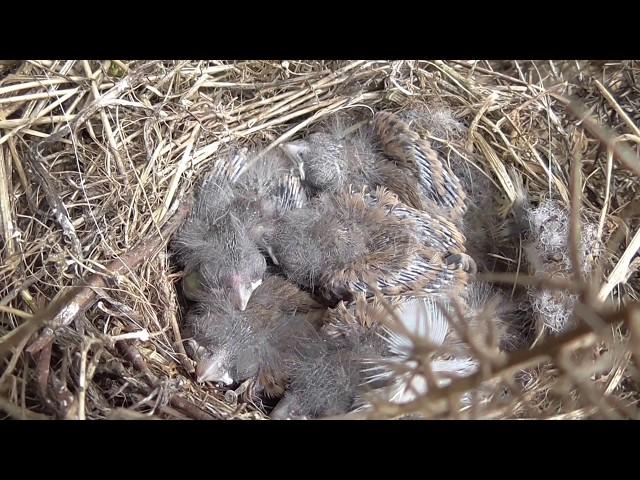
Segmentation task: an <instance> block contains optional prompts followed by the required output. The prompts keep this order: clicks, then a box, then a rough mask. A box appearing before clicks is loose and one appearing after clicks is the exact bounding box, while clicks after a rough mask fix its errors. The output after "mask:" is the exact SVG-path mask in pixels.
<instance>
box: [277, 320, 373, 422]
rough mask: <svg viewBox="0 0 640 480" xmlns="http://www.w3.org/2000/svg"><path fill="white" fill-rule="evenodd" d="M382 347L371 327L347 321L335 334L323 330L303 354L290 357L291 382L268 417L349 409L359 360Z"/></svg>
mask: <svg viewBox="0 0 640 480" xmlns="http://www.w3.org/2000/svg"><path fill="white" fill-rule="evenodd" d="M381 346H382V342H381V340H380V338H379V337H378V336H377V335H376V333H375V331H374V330H368V329H364V328H362V327H359V326H357V325H356V324H350V325H349V326H348V328H343V329H342V331H341V333H340V334H338V335H336V334H332V333H330V332H329V331H324V330H323V331H322V332H321V336H320V337H319V339H318V340H317V341H316V342H313V343H312V344H311V348H309V349H308V350H307V352H306V354H305V355H297V356H295V357H292V359H291V360H290V367H289V371H290V382H289V385H288V387H287V391H286V392H285V394H284V397H283V398H282V399H281V400H280V402H278V404H277V405H276V407H275V408H274V409H273V411H272V412H271V418H272V419H276V420H284V419H315V418H322V417H327V416H334V415H341V414H344V413H347V412H349V411H350V410H352V408H353V406H354V402H355V401H356V399H357V397H358V389H359V386H360V384H361V379H362V360H363V359H364V358H370V357H372V356H377V354H378V353H379V351H380V348H381Z"/></svg>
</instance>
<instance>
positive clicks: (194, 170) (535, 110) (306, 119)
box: [0, 61, 640, 419]
mask: <svg viewBox="0 0 640 480" xmlns="http://www.w3.org/2000/svg"><path fill="white" fill-rule="evenodd" d="M438 105H446V106H447V107H448V108H450V109H451V111H452V112H453V115H454V117H455V119H456V120H458V121H460V122H462V123H463V124H464V125H466V126H467V127H468V128H467V129H466V130H465V135H464V136H463V137H462V138H456V139H450V138H439V137H438V136H437V135H438V132H437V131H432V132H430V133H429V134H428V135H430V137H431V139H432V140H434V141H437V142H441V143H442V144H444V145H445V147H444V148H445V150H446V151H449V152H452V153H455V154H456V155H459V156H461V157H463V158H464V159H465V160H466V161H468V162H470V163H473V165H475V166H476V167H478V168H480V169H481V170H482V171H484V172H485V173H486V174H487V175H488V176H489V177H490V178H491V179H492V181H493V182H494V183H495V185H496V186H498V188H499V189H500V191H501V194H502V199H503V204H504V212H503V213H505V214H507V213H508V211H509V208H510V206H511V205H512V203H513V202H514V201H515V200H516V197H517V194H518V192H517V189H516V187H515V186H514V183H513V178H514V172H517V173H518V174H519V176H520V177H522V178H523V179H524V186H525V188H526V191H527V195H528V197H529V199H530V200H532V201H534V202H538V201H540V200H542V199H545V198H554V199H556V200H559V201H560V202H562V203H563V204H564V205H566V206H567V208H568V207H570V206H571V207H573V209H572V213H571V215H570V218H569V228H568V235H569V237H570V240H571V241H569V245H570V248H569V252H568V255H569V257H570V260H571V262H572V263H571V264H572V265H576V264H578V265H583V266H584V265H585V262H584V261H583V260H582V259H581V258H578V257H580V255H581V253H580V251H579V249H576V248H572V246H575V245H576V244H577V242H576V240H577V239H579V238H581V237H580V236H581V235H582V233H581V222H580V221H579V220H580V218H587V219H589V221H592V222H593V223H594V225H596V226H597V229H596V232H595V233H594V235H595V236H596V238H597V239H598V241H600V242H601V243H602V244H603V247H602V254H601V255H598V256H597V258H594V259H593V260H594V261H593V262H591V263H589V268H580V269H577V270H574V271H573V272H572V273H571V274H570V275H565V276H563V277H561V278H557V277H554V278H548V276H544V275H543V276H540V275H537V276H536V277H535V278H533V277H529V276H528V275H526V274H525V273H526V272H520V271H518V269H517V268H516V269H514V272H516V273H515V274H502V275H499V274H495V275H493V276H492V277H493V278H492V279H493V280H495V281H499V282H502V283H504V284H509V283H511V284H512V283H513V282H514V281H516V282H518V283H520V284H529V285H533V286H530V287H529V288H539V287H540V286H543V287H546V288H550V289H552V290H555V291H557V290H566V291H567V292H573V293H575V294H576V296H575V298H577V299H578V301H577V302H575V303H574V307H575V308H573V307H572V308H573V310H574V311H573V315H574V322H575V325H576V326H575V328H572V329H570V330H568V331H566V332H564V333H560V334H557V335H555V334H552V332H549V331H547V330H545V329H544V328H539V329H537V330H536V338H535V339H534V341H533V342H532V346H531V347H528V348H524V349H521V350H518V351H516V352H513V353H510V354H508V355H499V356H495V355H493V356H491V355H483V354H482V352H479V357H480V359H481V360H482V368H481V370H480V371H479V372H478V373H476V374H475V375H472V376H471V377H468V378H464V379H460V380H455V381H454V382H452V383H451V384H450V385H449V386H447V387H446V388H441V389H435V390H433V391H431V392H430V393H429V394H428V395H427V396H425V397H423V398H419V399H417V400H416V401H414V402H412V403H410V404H407V405H403V406H392V405H381V406H379V408H377V409H376V410H375V411H374V412H373V413H369V414H368V415H369V416H373V417H376V418H382V417H384V418H389V417H397V416H401V415H403V414H406V413H421V414H423V415H425V416H427V417H445V418H457V417H462V418H468V417H472V418H514V417H515V418H547V419H549V418H555V419H560V418H564V419H579V418H637V417H638V409H637V406H636V403H637V397H638V386H637V385H638V370H637V368H638V367H639V366H640V306H639V305H638V304H637V303H636V302H637V300H638V299H637V295H638V282H639V279H638V274H637V272H636V270H637V267H638V266H639V265H640V257H638V256H637V255H636V254H637V250H638V248H640V233H638V232H639V231H640V230H639V227H640V222H639V221H638V219H639V218H640V210H639V206H640V205H639V204H638V201H637V200H636V194H637V190H638V179H639V176H640V160H639V159H638V156H637V151H638V146H639V145H640V129H639V128H638V126H637V125H639V124H640V108H639V107H640V63H638V62H611V63H607V62H545V61H540V62H531V61H522V62H471V61H461V62H458V61H446V62H441V61H397V62H386V61H373V62H369V61H354V62H321V61H306V62H304V61H301V62H298V61H290V62H266V61H248V62H237V63H233V62H214V61H206V62H204V61H203V62H194V61H162V62H160V61H153V62H137V61H136V62H120V61H105V62H94V61H91V62H86V61H53V62H52V61H25V62H2V63H0V228H1V231H0V411H2V412H4V415H6V416H9V417H14V418H36V419H41V418H42V419H44V418H72V419H85V418H87V419H100V418H154V417H155V418H178V419H184V418H194V419H210V418H211V419H213V418H222V419H229V418H239V419H255V418H266V416H265V414H264V413H263V412H261V411H260V405H254V404H252V403H251V402H247V401H245V399H244V397H243V396H242V395H240V397H239V398H238V397H237V396H236V395H233V394H229V395H227V398H226V399H225V397H224V396H223V395H222V394H221V393H220V392H218V391H216V390H215V388H213V387H211V386H202V385H198V384H196V383H195V381H194V380H193V375H192V372H193V366H192V363H191V361H190V360H189V358H188V357H187V355H186V353H185V350H184V346H183V341H182V338H181V337H180V329H179V325H180V320H181V305H180V302H181V299H180V297H179V295H178V294H177V292H176V288H175V284H176V282H177V281H178V280H179V272H176V269H175V267H174V266H173V265H172V262H171V258H170V255H169V254H168V253H167V240H168V238H169V237H170V236H171V234H172V232H173V231H174V230H175V228H176V226H177V225H179V223H180V221H181V219H182V218H183V217H184V215H185V212H186V211H187V210H188V207H189V202H190V193H191V191H192V189H193V186H194V185H195V184H197V182H198V181H199V180H200V179H201V178H202V176H203V175H204V174H205V173H206V171H207V169H208V168H209V167H210V165H211V162H212V160H213V159H215V158H216V156H217V155H220V154H223V153H224V152H225V151H226V149H228V148H229V147H230V146H231V145H232V144H233V145H237V144H242V145H248V144H252V145H253V144H266V145H268V146H269V147H268V148H273V147H274V146H277V145H278V144H279V143H280V142H282V141H285V140H286V139H289V138H293V137H296V136H298V135H300V134H301V133H302V132H304V130H305V129H307V128H310V127H312V126H313V125H314V124H316V123H317V122H318V121H319V120H321V119H322V118H324V117H326V116H328V115H330V114H332V113H334V112H336V111H338V110H341V109H345V108H359V109H364V110H366V109H369V110H378V109H388V110H391V111H400V110H407V109H416V108H434V107H436V106H438ZM474 168H475V167H474ZM579 205H581V212H582V214H581V215H578V214H577V211H578V210H577V208H576V207H577V206H579ZM584 253H586V254H587V255H588V254H589V253H591V252H584ZM521 255H523V254H522V249H521V248H519V249H517V252H516V253H515V257H514V258H510V259H507V260H509V261H512V262H513V264H514V265H519V264H520V263H519V260H518V259H519V258H520V257H521ZM575 262H577V263H575ZM585 272H589V275H584V273H585ZM70 286H74V288H65V287H70ZM490 382H493V383H494V384H495V383H497V384H498V385H500V386H501V387H502V388H500V389H498V390H495V391H499V392H502V393H501V394H499V395H498V394H496V395H494V396H495V400H492V401H490V402H487V403H484V404H482V405H481V406H477V407H476V408H474V407H472V408H470V409H466V410H463V411H462V412H458V411H457V409H456V408H455V405H456V402H457V401H458V399H459V397H460V396H461V395H463V394H465V393H466V392H468V391H470V390H475V389H476V388H477V387H479V386H482V385H487V384H488V383H490ZM505 392H506V393H505Z"/></svg>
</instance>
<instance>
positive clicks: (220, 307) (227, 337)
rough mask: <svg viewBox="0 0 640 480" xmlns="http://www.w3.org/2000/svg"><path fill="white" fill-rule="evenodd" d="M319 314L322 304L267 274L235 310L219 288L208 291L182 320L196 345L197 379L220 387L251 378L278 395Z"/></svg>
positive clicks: (261, 388) (312, 333) (313, 331)
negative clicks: (290, 363) (291, 361)
mask: <svg viewBox="0 0 640 480" xmlns="http://www.w3.org/2000/svg"><path fill="white" fill-rule="evenodd" d="M323 317H324V308H323V307H322V306H320V305H319V304H318V303H316V302H315V301H314V300H313V299H311V297H310V296H309V295H308V294H307V293H305V292H303V291H301V290H300V289H298V288H297V287H296V286H295V285H293V284H292V283H291V282H288V281H287V280H285V279H283V278H280V277H276V276H271V277H268V278H267V279H265V281H264V282H263V283H262V285H260V286H259V287H258V288H257V289H256V291H255V292H254V294H253V296H252V297H251V300H250V301H249V303H248V305H247V308H246V309H245V310H244V311H238V310H236V309H235V308H233V305H232V304H231V302H230V301H229V299H228V298H227V297H226V296H225V295H224V293H223V292H220V291H216V290H212V291H211V292H210V295H209V297H208V298H207V300H206V301H204V302H200V303H198V304H196V306H195V307H194V308H193V309H192V310H191V311H190V312H189V314H188V315H187V318H186V320H185V327H186V330H187V333H188V334H190V335H191V336H192V338H193V340H194V341H195V342H196V344H197V345H198V346H199V353H198V355H197V356H198V358H197V359H196V361H197V368H196V375H197V379H198V381H200V382H202V381H212V382H222V383H224V384H225V385H231V384H233V383H237V382H241V381H244V380H246V379H249V378H255V379H256V384H257V387H258V391H263V392H264V393H265V394H266V395H267V396H274V395H279V394H281V393H282V391H283V386H284V383H285V382H286V379H287V376H288V373H287V364H288V363H287V362H288V358H289V357H290V356H291V355H295V354H296V352H297V351H299V350H300V349H303V350H304V348H306V344H308V343H309V342H310V341H311V340H312V339H313V338H315V336H317V334H316V330H317V329H318V328H319V326H320V324H321V322H322V319H323Z"/></svg>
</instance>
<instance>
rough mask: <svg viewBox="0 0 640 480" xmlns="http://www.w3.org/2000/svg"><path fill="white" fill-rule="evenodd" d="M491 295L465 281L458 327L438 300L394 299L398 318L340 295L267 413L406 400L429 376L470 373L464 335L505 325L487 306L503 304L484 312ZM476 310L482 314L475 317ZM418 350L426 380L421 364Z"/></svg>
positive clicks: (337, 410) (444, 378) (478, 335)
mask: <svg viewBox="0 0 640 480" xmlns="http://www.w3.org/2000/svg"><path fill="white" fill-rule="evenodd" d="M494 295H496V292H495V291H494V290H493V289H492V288H491V287H490V286H488V285H485V284H480V283H475V282H474V283H472V284H470V285H469V286H468V287H467V289H466V291H465V292H464V294H463V296H462V297H461V299H462V300H463V303H462V306H463V315H464V321H463V322H462V323H461V324H460V325H459V328H458V329H454V328H452V327H451V326H450V325H449V322H448V319H447V315H446V314H445V311H447V312H450V311H451V310H450V309H449V308H448V305H447V303H446V302H445V303H442V304H441V305H440V306H439V305H436V303H435V302H434V301H433V300H430V299H410V300H399V299H396V300H395V301H393V302H392V303H391V304H390V305H389V307H390V308H392V309H393V310H394V311H395V315H396V316H397V320H399V323H397V322H396V321H393V320H392V317H391V316H390V314H389V312H388V310H387V308H385V306H383V305H382V303H380V302H379V301H378V299H377V298H375V299H369V300H366V299H365V297H364V296H363V295H360V296H358V298H357V300H356V302H355V303H354V304H352V305H351V306H348V307H347V306H346V305H345V304H344V302H341V303H340V304H339V305H338V306H337V307H336V308H335V309H332V310H330V311H329V312H328V316H327V320H326V321H325V325H324V326H323V327H322V335H323V340H322V343H321V344H320V345H317V346H316V350H315V352H314V355H313V356H312V357H310V358H304V357H295V358H294V359H293V362H294V365H293V366H292V367H291V368H290V371H291V381H290V384H289V387H288V388H287V391H286V393H285V395H284V397H283V399H282V400H281V401H280V402H279V403H278V405H277V406H276V408H275V409H274V410H273V412H272V413H271V418H276V419H286V418H320V417H324V416H331V415H340V414H345V413H348V412H351V411H365V410H370V409H371V408H373V407H374V405H375V404H376V403H379V402H391V403H406V402H409V401H412V400H414V399H415V398H417V397H418V396H421V395H424V394H426V393H427V392H428V390H429V385H430V381H434V382H435V385H437V386H445V385H447V384H448V383H449V382H451V380H452V379H454V378H458V377H464V376H467V375H470V374H472V373H473V372H475V371H476V369H477V367H478V362H477V361H476V359H475V358H474V357H473V356H472V355H471V350H470V348H469V346H468V344H466V343H465V339H466V338H467V335H471V336H472V337H473V338H474V339H476V340H478V341H484V340H485V337H486V335H487V334H488V332H489V331H491V330H494V329H495V330H496V331H497V335H498V337H499V338H500V340H502V339H503V338H504V337H503V335H504V334H505V332H506V325H507V322H508V319H507V317H505V316H498V315H496V314H495V313H496V312H500V313H501V314H503V313H506V312H507V310H506V309H505V308H501V307H498V308H497V309H493V310H490V311H491V312H493V313H491V314H489V313H486V312H485V309H487V308H488V307H489V308H490V306H491V304H493V303H497V304H500V302H499V301H498V299H494ZM443 307H444V308H445V309H447V310H443V309H442V308H443ZM483 314H485V315H488V320H486V321H485V320H482V321H481V320H480V317H481V315H483ZM487 324H488V325H489V326H488V327H487ZM458 330H460V331H461V332H462V333H464V335H465V336H464V337H462V336H460V334H459V333H458ZM425 356H428V358H429V360H430V361H429V365H430V375H431V380H427V378H428V375H427V374H426V372H425V371H424V370H423V367H422V365H423V364H424V358H425Z"/></svg>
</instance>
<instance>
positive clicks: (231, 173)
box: [173, 151, 305, 310]
mask: <svg viewBox="0 0 640 480" xmlns="http://www.w3.org/2000/svg"><path fill="white" fill-rule="evenodd" d="M304 201H305V196H304V192H303V191H302V188H301V185H300V179H299V177H298V176H297V173H296V172H295V169H293V168H292V164H291V162H290V161H289V160H287V159H286V158H285V157H284V156H283V155H280V154H277V153H269V154H266V155H265V156H263V157H261V158H257V159H256V158H255V154H251V155H249V154H247V152H246V151H241V152H239V153H238V154H236V155H235V156H233V157H232V158H231V160H230V161H227V160H226V159H219V160H218V162H217V163H216V164H215V165H214V169H213V171H212V173H211V174H210V175H209V177H208V178H207V179H206V180H205V182H204V183H203V185H202V187H201V189H200V193H199V196H198V199H197V202H196V205H195V207H194V210H193V212H192V214H191V215H190V217H189V218H188V219H187V221H186V222H185V223H184V225H183V226H182V228H181V229H180V230H179V231H178V232H177V234H176V236H175V239H174V241H173V247H174V249H175V251H176V253H177V256H178V259H179V261H180V262H181V264H182V265H183V266H184V270H185V278H184V283H183V286H184V292H185V295H186V296H187V298H189V299H191V300H203V299H205V298H206V296H207V295H208V292H209V291H210V290H212V289H220V290H222V291H224V292H225V294H226V295H227V296H228V297H229V298H230V299H231V302H232V305H233V306H234V308H236V309H239V310H244V308H245V307H246V305H247V302H248V301H249V298H250V297H251V294H252V292H253V291H254V290H255V289H256V288H257V287H258V286H259V285H260V283H261V282H262V278H263V276H264V274H265V271H266V267H267V265H266V260H265V258H264V256H263V254H262V252H263V251H265V252H267V253H268V252H269V251H270V248H269V246H268V245H267V244H266V243H265V235H266V234H267V233H268V232H269V231H270V230H271V229H272V228H273V225H274V223H275V222H277V220H278V218H279V216H281V215H282V214H283V213H284V212H286V211H287V210H289V209H292V208H297V207H299V206H302V204H303V203H304Z"/></svg>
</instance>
